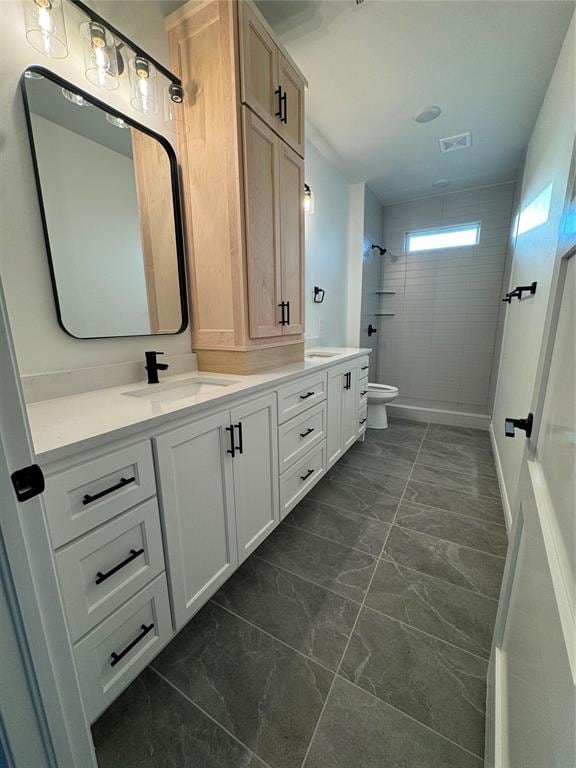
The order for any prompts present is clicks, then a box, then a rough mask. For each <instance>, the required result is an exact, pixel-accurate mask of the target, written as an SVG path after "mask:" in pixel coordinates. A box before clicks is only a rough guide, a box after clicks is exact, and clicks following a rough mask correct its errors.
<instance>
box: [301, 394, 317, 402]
mask: <svg viewBox="0 0 576 768" xmlns="http://www.w3.org/2000/svg"><path fill="white" fill-rule="evenodd" d="M315 394H316V392H306V394H305V395H300V400H308V398H309V397H312V395H315Z"/></svg>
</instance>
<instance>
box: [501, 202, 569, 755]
mask: <svg viewBox="0 0 576 768" xmlns="http://www.w3.org/2000/svg"><path fill="white" fill-rule="evenodd" d="M568 219H569V217H567V220H568ZM571 221H572V227H574V222H575V221H576V219H575V218H574V207H572V220H571ZM575 242H576V232H575V231H574V229H573V230H572V243H570V242H567V244H566V245H565V246H563V248H562V250H561V252H560V253H559V260H558V265H557V269H556V273H555V278H554V282H553V287H552V291H551V300H550V305H549V308H548V316H547V325H546V333H545V336H544V339H545V340H544V344H543V348H542V351H541V354H540V360H539V375H538V378H537V384H536V389H535V392H534V396H533V400H532V412H533V415H534V425H533V429H532V434H531V436H530V438H529V440H527V441H526V447H525V453H524V458H523V462H522V469H521V474H520V486H519V493H518V497H519V507H518V510H517V515H516V519H515V524H514V528H513V530H512V536H511V541H510V546H509V552H508V558H507V563H506V571H505V575H504V583H503V587H502V595H501V599H500V606H499V610H498V618H497V622H496V631H495V637H494V644H493V649H492V657H491V665H490V679H489V693H488V709H487V712H488V715H487V738H486V764H487V766H494V767H495V768H574V766H575V765H576V706H575V701H576V379H575V367H576V354H575V347H576V342H575V330H576V310H575V307H576V256H575V255H574V254H575V253H576V246H575V244H574V243H575ZM510 416H512V417H517V416H521V417H525V416H526V414H510ZM503 426H504V425H495V427H496V428H503ZM514 439H516V440H525V437H524V433H523V432H518V431H517V433H516V436H515V438H514Z"/></svg>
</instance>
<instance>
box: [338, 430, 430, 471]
mask: <svg viewBox="0 0 576 768" xmlns="http://www.w3.org/2000/svg"><path fill="white" fill-rule="evenodd" d="M349 453H359V454H362V455H363V456H378V457H379V458H381V459H383V460H384V461H402V462H404V465H407V464H408V465H412V464H413V463H414V462H415V461H416V456H417V455H418V448H412V447H411V446H406V445H392V444H390V443H386V442H383V441H382V440H379V439H378V438H375V437H373V436H372V435H371V434H369V433H367V437H366V439H365V440H364V442H363V443H362V442H357V443H354V445H353V446H352V447H351V448H350V451H349Z"/></svg>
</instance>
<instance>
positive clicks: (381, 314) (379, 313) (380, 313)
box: [375, 312, 396, 317]
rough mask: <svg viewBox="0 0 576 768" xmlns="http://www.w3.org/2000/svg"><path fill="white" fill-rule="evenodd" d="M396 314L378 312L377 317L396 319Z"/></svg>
mask: <svg viewBox="0 0 576 768" xmlns="http://www.w3.org/2000/svg"><path fill="white" fill-rule="evenodd" d="M395 314H396V313H395V312H376V314H375V317H394V315H395Z"/></svg>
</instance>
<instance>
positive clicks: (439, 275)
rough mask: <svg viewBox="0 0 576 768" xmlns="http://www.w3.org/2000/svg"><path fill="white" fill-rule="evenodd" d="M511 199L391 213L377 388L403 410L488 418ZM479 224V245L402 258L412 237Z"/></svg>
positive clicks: (463, 200)
mask: <svg viewBox="0 0 576 768" xmlns="http://www.w3.org/2000/svg"><path fill="white" fill-rule="evenodd" d="M513 199H514V184H513V183H508V184H500V185H496V186H492V187H481V188H478V189H472V190H467V191H464V192H456V193H453V194H449V195H442V196H437V197H430V198H425V199H421V200H415V201H411V202H407V203H401V204H398V205H391V206H388V207H386V208H385V209H384V243H385V246H386V248H388V253H387V254H386V255H385V257H383V263H382V271H381V285H380V290H386V291H395V294H393V295H386V294H383V295H380V296H379V309H378V313H379V314H382V313H394V314H393V316H391V317H387V316H380V317H376V320H377V322H376V325H377V327H378V329H379V331H378V336H377V339H378V356H377V359H378V374H377V380H378V381H379V382H380V383H382V384H392V385H394V386H397V387H398V388H399V390H400V397H399V399H398V400H397V401H396V402H397V403H398V404H404V405H413V406H421V407H426V408H438V409H441V410H456V411H463V412H470V413H477V414H487V413H489V411H490V407H491V403H490V400H491V380H492V378H493V372H495V370H496V367H497V365H498V360H497V354H496V348H497V334H498V332H499V331H500V330H501V326H499V323H498V320H499V316H500V315H501V313H502V312H503V307H505V306H506V305H504V304H502V301H501V298H502V295H503V294H502V290H503V277H504V274H505V270H506V266H507V252H508V240H509V235H510V226H511V216H512V205H513ZM475 221H480V223H481V231H480V242H479V244H478V246H475V247H468V248H451V249H448V250H438V251H427V252H421V253H412V254H406V253H404V237H405V233H406V231H408V230H414V229H426V228H428V227H437V226H448V225H453V224H462V223H467V222H475ZM366 290H369V287H368V286H366Z"/></svg>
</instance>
